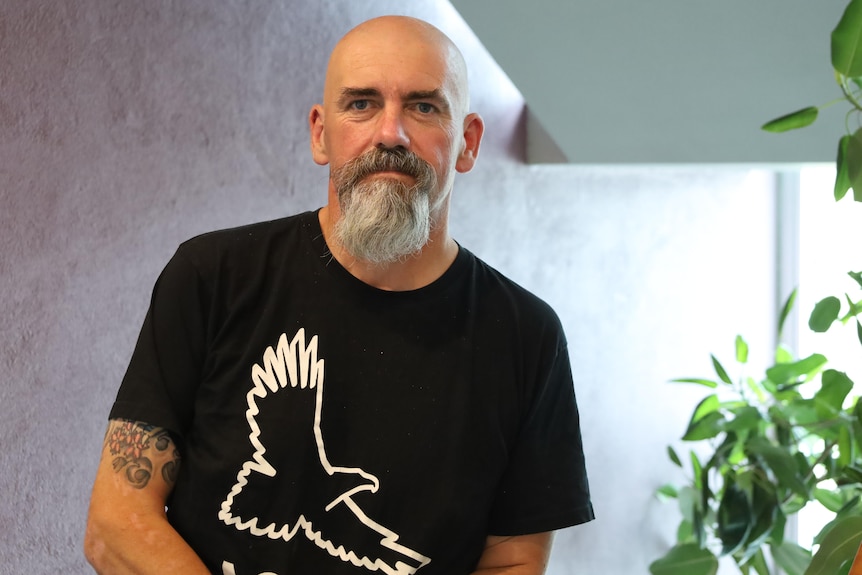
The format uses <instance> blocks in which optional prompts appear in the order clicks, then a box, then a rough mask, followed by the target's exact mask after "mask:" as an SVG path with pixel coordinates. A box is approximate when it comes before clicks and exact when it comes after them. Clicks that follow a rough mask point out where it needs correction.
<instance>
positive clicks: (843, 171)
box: [834, 134, 850, 202]
mask: <svg viewBox="0 0 862 575" xmlns="http://www.w3.org/2000/svg"><path fill="white" fill-rule="evenodd" d="M849 144H850V136H849V135H846V134H845V135H844V136H842V137H841V139H840V140H838V157H837V158H836V160H835V168H836V173H835V190H834V194H835V201H836V202H837V201H839V200H840V199H842V198H843V197H844V196H846V195H847V190H849V189H850V173H849V170H848V169H847V146H848V145H849Z"/></svg>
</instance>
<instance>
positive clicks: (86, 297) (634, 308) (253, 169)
mask: <svg viewBox="0 0 862 575" xmlns="http://www.w3.org/2000/svg"><path fill="white" fill-rule="evenodd" d="M402 4H403V3H401V2H397V1H395V0H392V1H376V2H372V1H370V0H368V1H361V2H360V1H349V2H348V1H347V0H343V1H334V0H333V1H328V2H319V1H317V0H294V1H288V0H283V1H276V2H271V3H267V4H266V5H265V6H264V5H263V4H262V3H257V2H252V1H251V0H235V1H230V2H220V3H212V2H206V1H205V0H186V1H184V2H181V3H178V2H170V1H168V0H152V1H148V2H146V3H115V2H108V1H107V0H81V1H79V2H75V3H61V4H56V3H47V2H37V1H33V2H26V3H24V2H16V1H15V0H0V54H2V55H3V57H2V62H3V63H2V65H0V303H2V318H3V320H4V324H5V325H4V327H3V329H2V330H0V366H2V368H3V374H4V375H3V385H2V386H0V438H2V439H0V442H2V449H0V493H2V494H3V497H2V498H0V573H3V574H7V573H8V574H15V575H18V574H20V573H27V574H29V575H43V574H44V575H48V574H51V575H53V574H56V573H64V574H78V573H88V572H89V570H88V568H87V567H86V564H85V562H84V560H83V558H82V555H81V551H80V546H81V539H82V533H83V525H84V520H85V513H86V506H87V499H88V497H89V489H90V483H91V481H92V477H93V473H94V470H95V466H96V462H97V459H98V454H99V451H100V447H101V442H102V434H103V432H104V429H105V424H106V416H107V413H108V409H109V406H110V404H111V402H112V400H113V396H114V394H115V392H116V387H117V385H118V383H119V380H120V378H121V377H122V374H123V371H124V369H125V365H126V363H127V361H128V358H129V354H130V353H131V350H132V346H133V344H134V340H135V338H136V336H137V332H138V329H139V327H140V322H141V320H142V318H143V314H144V312H145V309H146V306H147V303H148V298H149V293H150V289H151V287H152V284H153V281H154V280H155V278H156V275H157V274H158V272H159V270H160V269H161V267H162V266H163V265H164V263H165V261H166V260H167V258H168V257H169V256H170V255H171V253H172V252H173V250H174V248H175V247H176V245H177V243H179V242H180V241H182V240H183V239H185V238H188V237H189V236H192V235H195V234H197V233H199V232H202V231H205V230H210V229H214V228H220V227H225V226H232V225H238V224H243V223H247V222H251V221H256V220H261V219H266V218H272V217H277V216H280V215H284V214H287V213H293V212H296V211H299V210H305V209H310V208H314V207H316V206H318V205H320V203H322V202H323V200H324V193H325V192H324V190H325V178H326V171H325V169H322V168H319V167H317V166H314V165H313V164H312V162H311V159H310V156H309V153H308V148H307V130H306V127H305V116H306V113H307V110H308V107H309V106H310V105H311V104H312V103H314V102H315V101H316V100H317V97H318V94H319V92H320V89H321V86H322V72H323V67H324V64H325V59H326V54H327V53H328V51H329V49H330V47H331V45H332V44H333V43H334V41H335V40H336V38H337V37H338V36H340V35H341V33H343V32H344V31H345V30H347V29H348V28H349V27H350V26H352V25H354V24H355V23H358V22H359V21H361V20H364V19H366V18H368V17H370V16H373V15H377V14H381V13H387V12H398V11H402V10H405V9H403V8H401V6H402ZM409 13H411V14H414V15H418V16H422V17H425V18H427V19H430V20H431V21H433V22H435V23H437V24H439V25H440V26H441V27H443V28H444V29H446V30H447V31H448V32H449V33H450V34H451V35H452V36H453V37H454V38H456V40H457V41H458V42H459V43H460V44H461V45H462V47H463V48H464V49H465V52H467V54H468V58H469V59H470V61H471V72H472V74H473V77H474V81H475V84H474V88H475V90H474V94H473V103H474V107H475V108H476V109H479V110H480V111H482V112H483V113H484V115H485V117H486V119H487V120H488V132H489V134H488V139H487V140H486V143H485V146H484V147H483V149H482V154H481V157H480V163H479V166H478V167H477V169H476V170H475V171H474V172H472V173H470V174H467V175H465V176H464V177H462V178H461V179H460V180H459V181H458V183H457V184H456V195H455V200H454V215H453V227H454V230H455V234H456V237H457V238H458V239H459V241H461V242H462V243H463V244H464V245H466V246H467V247H469V248H471V249H472V250H473V251H475V252H476V253H478V254H479V255H480V256H482V257H484V258H485V259H487V260H488V261H489V262H490V263H491V264H493V265H495V266H497V267H498V268H499V269H501V270H502V271H503V272H505V273H507V274H508V275H510V276H511V277H512V278H514V279H515V280H517V281H519V282H521V283H523V284H524V285H526V286H527V287H529V288H531V289H533V290H534V291H535V292H537V293H538V294H539V295H541V296H542V297H544V298H545V299H546V300H548V301H549V302H550V303H552V304H553V305H554V306H555V307H556V309H557V310H558V312H559V313H560V315H561V317H562V319H563V321H564V324H565V326H566V329H567V332H568V335H569V339H570V341H571V348H572V358H573V361H574V367H575V373H576V377H577V393H578V397H579V401H580V405H581V410H582V417H583V420H582V423H583V432H584V436H585V442H586V450H587V459H588V464H589V468H590V475H591V480H592V486H593V492H594V499H595V501H594V502H595V507H596V512H597V515H598V519H597V520H596V521H595V522H593V523H591V524H588V525H585V526H581V527H577V528H573V529H571V530H567V531H566V532H563V533H561V534H560V535H559V537H558V539H557V546H556V548H555V551H554V556H553V561H552V566H551V568H550V573H552V574H553V575H561V574H564V573H607V574H611V575H615V574H619V575H628V574H633V573H645V572H646V565H647V564H648V563H649V562H650V561H651V560H652V559H654V558H655V557H657V556H659V555H661V554H662V553H663V552H664V550H665V549H666V547H667V546H668V545H669V544H670V543H671V542H672V541H671V538H672V533H673V530H674V527H675V522H676V519H677V516H676V514H675V511H674V509H673V508H672V507H670V506H663V505H660V504H659V503H657V502H656V501H654V500H653V499H652V497H651V494H652V491H653V490H654V489H655V487H657V486H658V485H659V484H661V483H663V482H664V481H666V480H667V479H668V478H669V477H670V476H672V473H673V470H672V469H671V467H670V465H669V463H667V462H666V460H665V455H664V453H665V444H666V443H668V442H670V441H673V440H674V439H675V438H676V437H678V436H679V435H680V434H681V433H682V430H683V427H684V425H685V423H686V421H687V418H688V416H689V414H690V411H691V409H692V407H693V406H694V404H695V402H696V401H697V400H699V398H700V397H701V395H702V392H700V391H699V390H689V389H685V388H679V387H675V386H672V385H670V384H668V383H666V381H667V380H668V379H669V378H671V377H676V376H685V375H704V374H707V373H708V372H709V369H710V367H709V366H710V364H709V353H710V352H713V351H714V352H716V353H717V354H719V355H723V356H725V357H728V358H729V357H730V354H731V352H732V343H733V337H734V336H735V334H736V333H737V331H740V330H741V331H743V332H744V333H745V334H747V336H748V337H749V339H750V340H751V341H752V345H753V346H754V347H755V349H757V345H758V342H768V341H769V340H770V325H771V323H772V316H773V308H774V302H773V287H774V286H773V280H772V278H773V276H774V262H773V253H774V245H773V235H774V218H773V207H774V206H773V203H774V201H773V191H772V181H771V178H770V177H769V175H768V174H765V173H761V172H750V173H749V172H747V171H744V170H730V169H722V168H678V169H677V168H661V169H658V168H656V169H647V168H643V169H633V168H601V169H597V168H577V167H571V166H556V167H549V166H527V165H525V164H524V163H523V161H522V159H523V154H524V142H523V135H524V129H523V121H522V119H523V114H522V112H523V100H522V98H521V97H520V95H519V93H518V92H517V90H515V89H514V88H513V87H512V86H511V84H510V83H509V82H508V81H507V80H506V79H505V77H502V76H501V75H500V73H499V70H498V68H497V67H496V65H495V64H494V62H493V61H492V60H491V59H490V58H489V57H488V56H487V54H486V53H485V52H484V50H483V49H482V48H481V46H479V45H478V44H477V42H476V40H475V38H474V37H473V36H472V35H471V34H470V33H469V30H467V29H466V28H465V26H464V24H463V22H462V21H461V19H460V18H459V17H458V15H457V14H456V13H455V12H454V10H453V9H452V8H451V6H450V5H449V4H448V3H446V2H434V1H432V0H423V1H416V2H412V3H411V4H410V6H409Z"/></svg>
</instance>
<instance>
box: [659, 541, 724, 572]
mask: <svg viewBox="0 0 862 575" xmlns="http://www.w3.org/2000/svg"><path fill="white" fill-rule="evenodd" d="M649 572H650V573H652V575H715V574H716V573H717V572H718V559H717V558H716V556H715V555H713V554H712V553H710V552H709V551H707V550H706V549H701V548H700V547H699V546H698V545H697V544H695V543H686V544H684V545H677V546H676V547H674V548H673V549H671V550H670V551H668V553H667V555H665V556H664V557H662V558H661V559H658V560H656V561H653V562H652V563H651V564H650V566H649Z"/></svg>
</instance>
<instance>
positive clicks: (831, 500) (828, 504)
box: [814, 488, 844, 513]
mask: <svg viewBox="0 0 862 575" xmlns="http://www.w3.org/2000/svg"><path fill="white" fill-rule="evenodd" d="M814 498H815V499H816V500H817V501H818V502H819V503H820V505H822V506H823V507H825V508H826V509H828V510H829V511H831V512H832V513H838V510H839V509H841V507H843V506H844V498H843V497H842V496H841V493H840V492H837V491H832V490H831V489H819V488H818V489H815V490H814Z"/></svg>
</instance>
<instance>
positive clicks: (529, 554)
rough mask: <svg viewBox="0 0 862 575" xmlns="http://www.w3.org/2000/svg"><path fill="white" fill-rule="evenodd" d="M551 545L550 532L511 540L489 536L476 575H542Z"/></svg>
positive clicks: (514, 537) (511, 538)
mask: <svg viewBox="0 0 862 575" xmlns="http://www.w3.org/2000/svg"><path fill="white" fill-rule="evenodd" d="M552 541H553V533H551V532H545V533H533V534H530V535H515V536H512V537H497V536H494V535H489V536H488V539H487V540H486V542H485V550H484V551H483V552H482V557H481V558H480V559H479V564H478V565H477V566H476V571H475V572H474V575H542V574H543V573H544V572H545V568H546V567H547V565H548V557H549V556H550V554H551V543H552Z"/></svg>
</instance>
